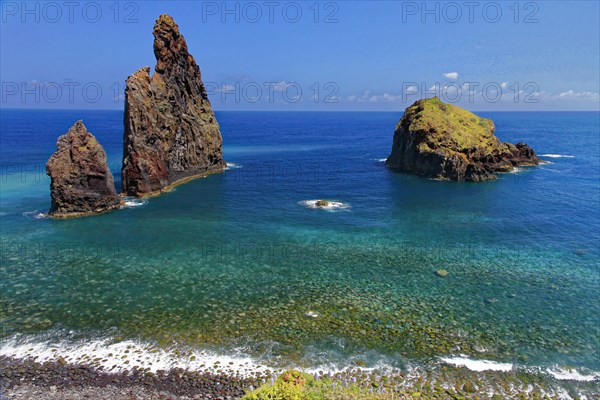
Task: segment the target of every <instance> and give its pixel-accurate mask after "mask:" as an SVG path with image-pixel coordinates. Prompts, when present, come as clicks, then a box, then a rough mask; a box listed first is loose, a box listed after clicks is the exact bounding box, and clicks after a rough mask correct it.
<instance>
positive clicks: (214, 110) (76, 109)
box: [0, 107, 600, 113]
mask: <svg viewBox="0 0 600 400" xmlns="http://www.w3.org/2000/svg"><path fill="white" fill-rule="evenodd" d="M16 110H20V111H123V109H120V108H26V107H0V112H1V111H16ZM404 111H405V110H404V109H402V110H219V109H213V112H282V113H284V112H317V113H336V112H340V113H341V112H344V113H346V112H348V113H351V112H353V113H356V112H364V113H369V112H390V113H392V112H404ZM468 111H471V112H524V113H525V112H544V113H550V112H600V109H596V110H477V109H473V110H470V109H469V110H468Z"/></svg>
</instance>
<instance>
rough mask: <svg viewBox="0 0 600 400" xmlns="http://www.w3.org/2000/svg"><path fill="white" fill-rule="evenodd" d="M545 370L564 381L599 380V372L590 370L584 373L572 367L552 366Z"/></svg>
mask: <svg viewBox="0 0 600 400" xmlns="http://www.w3.org/2000/svg"><path fill="white" fill-rule="evenodd" d="M546 372H548V373H549V374H550V375H552V376H553V377H554V378H556V379H559V380H565V381H582V382H592V381H595V380H600V372H594V371H591V372H586V373H585V374H584V373H581V372H579V371H577V370H576V369H574V368H561V367H553V368H548V369H547V370H546Z"/></svg>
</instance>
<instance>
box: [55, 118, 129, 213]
mask: <svg viewBox="0 0 600 400" xmlns="http://www.w3.org/2000/svg"><path fill="white" fill-rule="evenodd" d="M56 147H57V150H56V152H55V153H54V154H53V155H52V156H51V157H50V159H49V160H48V163H47V164H46V173H47V174H48V175H49V176H50V178H51V183H50V191H51V195H52V205H51V206H50V212H49V213H50V215H52V216H54V217H59V218H66V217H78V216H83V215H91V214H96V213H100V212H104V211H108V210H111V209H113V208H117V207H119V205H120V197H119V195H118V194H117V192H116V190H115V184H114V180H113V176H112V174H111V173H110V169H109V168H108V165H107V163H106V153H105V152H104V148H102V146H101V145H100V143H98V141H97V140H96V138H95V137H94V136H93V135H92V134H91V133H89V132H88V130H87V129H86V127H85V125H83V122H82V121H77V122H76V123H75V124H74V125H73V126H72V127H71V128H70V129H69V131H68V132H67V133H66V134H65V135H62V136H61V137H59V138H58V141H57V143H56Z"/></svg>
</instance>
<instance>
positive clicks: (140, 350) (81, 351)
mask: <svg viewBox="0 0 600 400" xmlns="http://www.w3.org/2000/svg"><path fill="white" fill-rule="evenodd" d="M0 355H2V356H8V357H14V358H18V359H29V358H35V360H36V361H38V362H45V361H57V360H59V359H61V358H62V359H63V360H64V361H66V362H68V363H72V364H88V365H92V366H94V367H96V368H98V367H102V368H103V369H104V370H107V371H113V372H121V371H129V370H132V369H133V368H139V369H149V370H150V371H152V372H156V371H158V370H165V371H168V370H170V369H173V368H183V369H190V370H195V371H204V372H211V373H217V371H218V370H222V371H223V372H226V373H229V374H233V375H239V376H250V375H251V374H252V373H253V372H256V371H261V372H265V371H267V370H269V369H270V368H267V367H265V366H261V365H259V364H258V363H257V362H256V361H254V360H253V359H252V358H250V357H248V356H246V355H244V354H243V352H242V351H241V350H232V355H223V354H216V353H212V352H209V351H200V350H187V351H186V350H183V351H182V349H180V348H177V349H172V350H165V349H162V348H159V347H156V346H153V345H149V344H143V343H140V342H137V341H133V340H125V341H119V342H115V341H114V340H111V339H104V340H90V341H58V342H56V341H47V340H40V339H39V338H30V339H27V340H19V339H16V338H12V339H10V340H7V341H3V342H2V343H0Z"/></svg>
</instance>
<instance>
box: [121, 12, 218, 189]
mask: <svg viewBox="0 0 600 400" xmlns="http://www.w3.org/2000/svg"><path fill="white" fill-rule="evenodd" d="M153 33H154V55H155V56H156V67H155V73H154V75H153V76H152V77H150V68H149V67H145V68H142V69H141V70H139V71H137V72H136V73H134V74H133V75H131V76H130V77H129V78H128V79H127V84H126V88H125V134H124V143H123V170H122V178H123V192H124V193H127V194H129V195H135V196H144V195H149V194H153V193H156V192H160V191H161V190H164V189H166V188H168V187H170V186H172V185H173V184H175V183H177V181H181V180H183V179H185V178H191V177H196V176H202V175H206V174H209V173H214V172H221V171H223V170H224V169H225V166H226V164H225V161H223V158H222V149H221V146H222V139H221V131H220V129H219V124H218V123H217V120H216V119H215V115H214V113H213V110H212V107H211V105H210V101H209V100H208V95H207V93H206V89H205V87H204V84H203V83H202V80H201V76H200V68H199V67H198V65H197V64H196V62H195V61H194V58H193V57H192V56H191V55H190V54H189V53H188V49H187V44H186V42H185V39H184V38H183V36H182V35H180V34H179V28H178V26H177V24H176V23H175V21H173V18H171V17H170V16H168V15H161V16H160V17H159V19H158V20H157V21H156V24H155V25H154V32H153Z"/></svg>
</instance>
